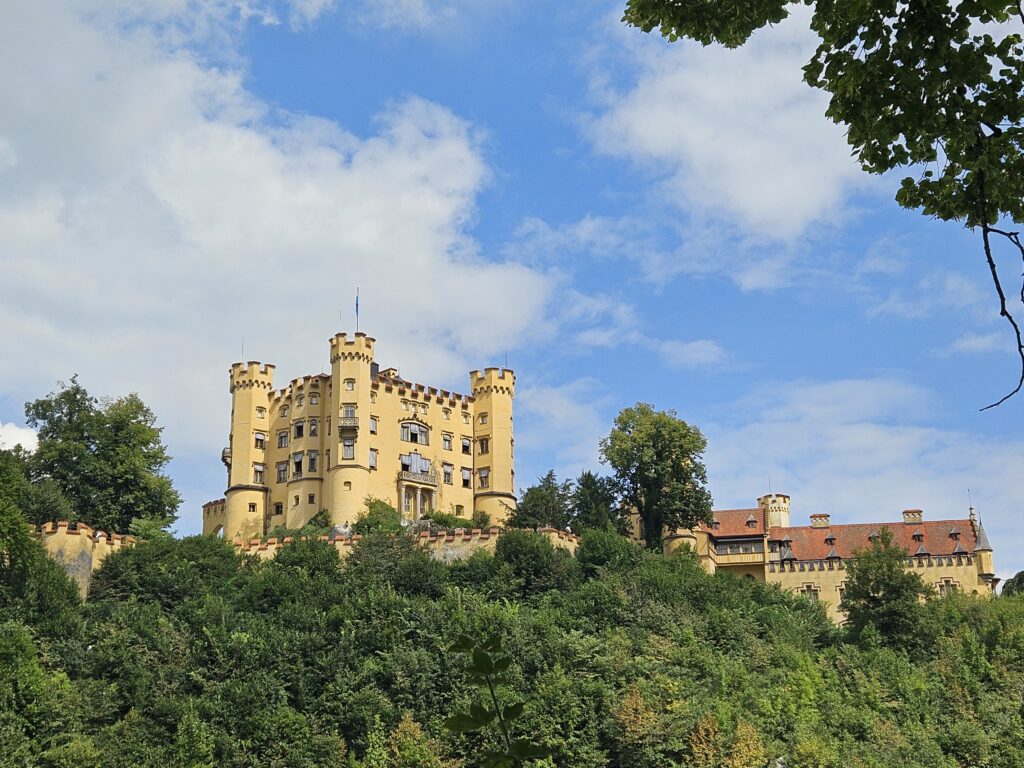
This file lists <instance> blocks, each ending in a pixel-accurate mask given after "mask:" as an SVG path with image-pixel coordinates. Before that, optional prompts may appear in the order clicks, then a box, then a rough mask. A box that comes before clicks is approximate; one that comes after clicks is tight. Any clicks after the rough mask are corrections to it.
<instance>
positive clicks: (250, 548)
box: [234, 527, 580, 562]
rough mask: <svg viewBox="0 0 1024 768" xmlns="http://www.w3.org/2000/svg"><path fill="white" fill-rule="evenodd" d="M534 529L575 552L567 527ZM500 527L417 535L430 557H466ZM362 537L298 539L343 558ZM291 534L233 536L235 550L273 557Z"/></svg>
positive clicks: (492, 539) (488, 543)
mask: <svg viewBox="0 0 1024 768" xmlns="http://www.w3.org/2000/svg"><path fill="white" fill-rule="evenodd" d="M537 533H539V534H541V535H543V536H544V537H545V538H547V539H548V541H550V542H551V543H552V544H553V545H554V546H555V547H557V548H558V549H564V550H566V551H568V552H569V554H575V552H576V548H577V547H578V546H579V542H580V537H579V536H576V535H574V534H572V533H567V532H566V531H559V530H556V529H555V528H540V529H538V531H537ZM502 534H503V531H502V529H500V528H494V527H492V528H486V529H481V528H472V529H469V528H455V529H454V530H450V531H444V532H430V531H423V532H421V533H420V535H419V542H420V544H421V545H422V546H423V547H425V548H426V549H427V551H428V552H429V553H430V555H431V557H433V558H434V559H435V560H441V561H443V562H453V561H455V560H465V559H467V558H468V557H470V556H471V555H473V553H475V552H479V551H488V552H493V551H494V548H495V546H496V544H497V541H498V539H499V538H500V537H501V536H502ZM362 538H363V537H362V536H360V535H359V534H354V535H352V536H317V537H308V536H302V537H300V538H299V539H298V540H299V541H324V542H327V543H328V544H330V545H331V546H332V547H334V548H335V550H337V552H338V557H339V558H341V559H344V558H346V557H348V556H349V554H350V553H351V552H352V545H353V544H355V543H356V542H358V541H360V540H361V539H362ZM295 541H296V539H294V538H293V537H291V536H286V537H284V538H283V539H277V538H274V537H271V538H269V539H267V540H265V541H264V540H262V539H251V540H249V541H242V540H240V539H236V540H235V542H234V545H235V550H236V551H237V552H239V553H240V554H243V555H252V556H255V557H258V558H260V559H261V560H269V559H271V558H273V557H274V556H275V555H276V554H277V553H278V552H279V551H280V550H281V549H282V548H283V547H286V546H288V545H289V544H292V543H293V542H295Z"/></svg>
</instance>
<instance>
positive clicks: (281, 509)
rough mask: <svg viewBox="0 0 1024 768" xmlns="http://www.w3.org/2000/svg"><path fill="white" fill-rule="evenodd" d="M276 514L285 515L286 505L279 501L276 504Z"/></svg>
mask: <svg viewBox="0 0 1024 768" xmlns="http://www.w3.org/2000/svg"><path fill="white" fill-rule="evenodd" d="M274 514H275V515H283V514H284V504H282V503H281V502H280V501H278V502H276V503H275V504H274Z"/></svg>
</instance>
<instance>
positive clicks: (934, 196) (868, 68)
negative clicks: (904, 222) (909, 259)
mask: <svg viewBox="0 0 1024 768" xmlns="http://www.w3.org/2000/svg"><path fill="white" fill-rule="evenodd" d="M804 3H805V4H806V5H809V6H812V7H813V9H814V12H813V15H812V18H811V29H812V30H813V31H814V32H815V33H816V34H817V36H818V38H819V40H820V43H819V45H818V48H817V50H816V51H815V53H814V56H813V58H812V59H811V61H810V62H808V63H807V65H806V66H805V67H804V69H803V72H804V80H805V81H806V82H807V83H808V84H809V85H811V86H813V87H815V88H820V89H821V90H824V91H825V92H827V93H828V94H829V95H830V100H829V106H828V109H827V110H826V113H825V114H826V115H827V116H828V117H829V118H830V119H832V120H833V121H835V122H837V123H841V124H843V125H845V126H846V127H847V140H848V141H849V143H850V145H851V147H852V148H853V152H854V154H855V155H856V157H857V159H858V160H859V161H860V164H861V167H862V168H863V169H864V170H865V171H867V172H868V173H873V174H884V173H888V172H889V171H893V170H896V169H907V170H909V169H912V168H913V169H915V170H916V174H915V175H913V176H911V175H908V176H906V177H904V179H903V180H902V183H901V185H900V188H899V191H898V192H897V194H896V200H897V202H899V204H900V205H902V206H903V207H905V208H911V209H915V208H916V209H919V210H920V211H921V212H922V213H924V214H925V215H926V216H933V217H937V218H940V219H943V220H945V221H958V222H962V223H963V224H964V226H966V227H968V228H969V229H972V230H977V229H980V230H981V237H982V246H983V249H984V253H985V260H986V263H987V266H988V269H989V273H990V275H991V277H992V281H993V284H994V286H995V290H996V295H997V296H998V299H999V309H1000V315H1001V316H1002V317H1005V318H1006V320H1007V322H1008V323H1009V324H1010V326H1011V328H1012V331H1013V333H1014V335H1015V338H1016V344H1017V353H1018V356H1019V357H1020V362H1021V372H1020V378H1019V380H1018V381H1017V385H1016V387H1015V388H1014V389H1013V390H1012V391H1011V392H1009V393H1008V394H1007V395H1005V396H1004V397H1003V398H1002V399H1000V400H999V401H998V402H996V403H992V405H990V406H987V407H992V406H994V405H999V404H1000V403H1003V402H1005V401H1006V399H1007V398H1009V397H1011V396H1013V395H1014V394H1016V393H1017V392H1019V391H1020V390H1021V388H1022V387H1024V339H1022V335H1021V328H1020V326H1019V325H1018V323H1017V321H1016V319H1015V318H1014V316H1013V313H1012V312H1011V311H1010V308H1009V304H1008V301H1007V297H1006V292H1005V291H1004V289H1003V286H1002V281H1001V279H1000V274H999V270H998V269H997V265H996V258H995V256H994V254H993V250H992V237H993V236H1000V237H1002V238H1003V239H1004V241H1005V242H1007V243H1008V244H1009V245H1010V247H1011V250H1012V252H1013V253H1014V254H1015V255H1016V256H1020V257H1024V244H1022V242H1021V240H1020V238H1019V236H1018V233H1017V232H1016V231H1012V230H1011V229H1009V228H1006V227H1001V226H997V225H999V223H1000V221H1001V220H1002V219H1009V220H1011V221H1012V222H1014V223H1015V224H1022V223H1024V98H1022V91H1024V45H1022V38H1021V35H1020V34H1019V33H1018V32H1017V31H1015V30H1013V29H1012V28H1011V27H1010V26H1009V22H1014V21H1017V20H1021V21H1024V10H1022V6H1021V4H1020V2H1018V0H966V1H965V2H956V3H954V2H941V0H940V1H938V2H928V3H925V2H920V3H895V2H884V1H883V0H862V1H861V2H858V3H840V2H835V0H804ZM791 7H792V2H791V0H730V2H725V3H722V2H711V1H710V0H627V4H626V11H625V16H624V18H623V20H624V21H626V22H627V23H628V24H631V25H633V26H636V27H639V28H640V29H642V30H644V31H645V32H650V31H651V30H653V29H654V28H655V27H657V28H658V29H659V30H660V31H661V34H662V35H664V36H665V37H666V38H668V39H669V40H673V41H674V40H677V39H679V38H689V39H692V40H696V41H698V42H700V43H701V44H703V45H709V44H711V43H721V44H722V45H725V46H727V47H737V46H740V45H743V44H744V43H745V42H746V41H747V40H748V39H749V38H750V36H751V35H752V34H753V33H754V31H756V30H758V29H760V28H762V27H765V26H769V25H773V24H778V23H779V22H781V21H782V20H783V19H785V18H786V17H787V16H788V15H789V12H790V8H791ZM1020 301H1021V302H1022V303H1024V286H1022V289H1021V293H1020ZM1012 303H1013V304H1016V298H1014V300H1013V302H1012Z"/></svg>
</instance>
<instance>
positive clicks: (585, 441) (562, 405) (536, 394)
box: [516, 378, 611, 488]
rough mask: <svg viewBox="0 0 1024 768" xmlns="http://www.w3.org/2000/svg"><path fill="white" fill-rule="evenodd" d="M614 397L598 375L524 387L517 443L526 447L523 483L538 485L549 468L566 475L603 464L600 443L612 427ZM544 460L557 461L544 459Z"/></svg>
mask: <svg viewBox="0 0 1024 768" xmlns="http://www.w3.org/2000/svg"><path fill="white" fill-rule="evenodd" d="M610 402H611V397H610V396H609V393H608V392H607V391H606V390H605V388H604V386H603V385H602V384H601V383H600V382H599V381H597V380H596V379H592V378H582V379H576V380H574V381H570V382H568V383H566V384H561V385H556V386H551V385H542V384H533V385H530V386H524V387H522V388H521V389H520V390H519V391H518V392H517V393H516V408H517V410H518V413H517V416H516V424H517V427H516V428H517V434H516V444H517V446H524V447H525V448H521V449H520V451H519V453H520V455H519V457H518V459H519V464H520V465H521V466H523V467H525V472H526V474H525V475H524V476H521V477H519V478H518V481H517V486H521V487H523V488H526V487H528V486H530V485H532V484H533V483H534V482H535V481H536V477H535V476H539V475H541V474H543V473H544V472H546V471H547V470H548V469H554V470H555V473H556V474H557V475H558V477H559V478H561V479H565V478H570V479H571V478H575V477H576V476H577V475H579V473H580V472H581V471H582V470H584V469H590V470H596V469H599V459H598V452H599V447H598V444H599V443H600V440H601V438H602V437H604V436H605V435H606V434H608V429H609V426H608V420H607V419H606V418H605V416H604V414H603V412H604V410H605V409H606V408H607V406H608V405H609V403H610ZM531 446H532V452H531V448H530V447H531ZM542 459H543V460H551V461H553V462H554V465H553V466H546V465H543V464H541V463H539V462H540V461H541V460H542Z"/></svg>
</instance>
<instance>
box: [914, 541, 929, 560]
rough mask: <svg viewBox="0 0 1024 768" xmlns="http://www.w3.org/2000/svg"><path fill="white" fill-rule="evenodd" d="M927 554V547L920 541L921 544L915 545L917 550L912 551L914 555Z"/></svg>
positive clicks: (921, 555)
mask: <svg viewBox="0 0 1024 768" xmlns="http://www.w3.org/2000/svg"><path fill="white" fill-rule="evenodd" d="M928 554H929V552H928V550H927V549H925V547H924V543H923V542H922V543H921V544H918V545H917V552H915V553H914V557H924V556H926V555H928Z"/></svg>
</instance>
